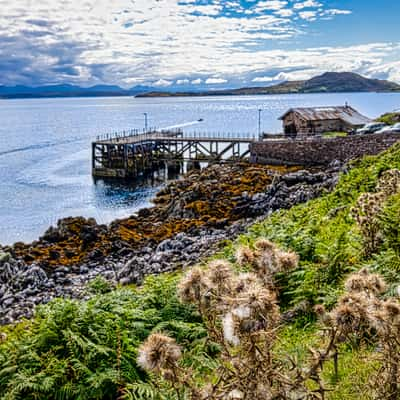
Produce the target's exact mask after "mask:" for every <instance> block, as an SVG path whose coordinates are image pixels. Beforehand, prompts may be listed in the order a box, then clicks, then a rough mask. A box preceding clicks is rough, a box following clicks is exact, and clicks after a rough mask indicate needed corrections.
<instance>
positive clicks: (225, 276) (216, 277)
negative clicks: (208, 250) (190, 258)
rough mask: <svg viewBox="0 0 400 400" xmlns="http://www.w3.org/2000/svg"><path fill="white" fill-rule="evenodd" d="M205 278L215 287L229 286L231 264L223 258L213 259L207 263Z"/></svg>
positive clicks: (231, 274)
mask: <svg viewBox="0 0 400 400" xmlns="http://www.w3.org/2000/svg"><path fill="white" fill-rule="evenodd" d="M206 278H207V279H208V280H209V281H210V283H211V284H212V285H215V286H217V287H220V288H222V287H225V288H226V287H229V286H230V284H231V282H232V279H233V271H232V265H231V263H230V262H228V261H225V260H214V261H211V262H210V263H209V264H208V270H207V272H206Z"/></svg>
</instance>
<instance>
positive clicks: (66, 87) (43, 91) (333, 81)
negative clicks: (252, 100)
mask: <svg viewBox="0 0 400 400" xmlns="http://www.w3.org/2000/svg"><path fill="white" fill-rule="evenodd" d="M331 92H400V85H398V84H397V83H393V82H389V81H384V80H379V79H368V78H365V77H363V76H361V75H358V74H354V73H351V72H340V73H338V72H327V73H325V74H323V75H320V76H316V77H314V78H312V79H310V80H307V81H288V82H282V83H279V84H277V85H273V86H266V87H245V88H240V89H224V90H210V91H201V90H200V91H199V90H197V91H196V90H195V89H194V90H193V91H185V92H182V91H177V92H172V91H171V92H169V91H159V90H158V89H156V88H154V87H151V86H141V85H139V86H134V87H132V88H130V89H123V88H121V87H119V86H116V85H96V86H91V87H86V88H85V87H80V86H75V85H70V84H61V85H50V86H39V87H28V86H22V85H17V86H0V98H4V99H15V98H41V97H100V96H101V97H107V96H136V97H171V96H228V95H257V94H287V93H331Z"/></svg>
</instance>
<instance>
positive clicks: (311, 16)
mask: <svg viewBox="0 0 400 400" xmlns="http://www.w3.org/2000/svg"><path fill="white" fill-rule="evenodd" d="M299 17H300V18H301V19H305V20H307V21H315V20H316V17H317V11H301V12H299Z"/></svg>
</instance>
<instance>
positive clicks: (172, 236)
mask: <svg viewBox="0 0 400 400" xmlns="http://www.w3.org/2000/svg"><path fill="white" fill-rule="evenodd" d="M341 170H342V168H341V166H340V164H337V165H332V166H331V167H329V168H327V169H324V170H298V169H296V168H294V169H291V170H287V169H284V168H271V167H266V166H254V165H249V164H243V165H236V166H217V165H215V166H211V167H209V168H206V169H205V170H203V171H194V172H191V173H190V174H188V175H187V176H186V177H185V178H183V179H182V180H180V181H176V182H174V183H172V184H170V185H168V186H167V187H166V188H165V189H163V190H162V191H161V192H159V193H158V195H157V196H156V198H155V207H153V208H150V209H144V210H141V211H140V212H139V213H138V215H137V216H132V217H130V218H127V219H125V220H118V221H115V222H113V223H112V224H111V225H110V226H105V225H98V224H96V222H95V221H94V220H91V219H89V220H86V219H84V218H81V217H79V218H67V219H63V220H60V221H59V222H58V224H57V227H52V228H49V230H48V231H47V232H46V233H45V234H44V235H43V236H42V237H41V238H40V239H39V240H38V241H36V242H33V243H31V244H28V245H27V244H23V243H16V244H15V245H14V246H12V247H10V246H8V247H4V248H1V247H0V324H1V325H5V324H12V323H15V322H18V321H20V320H21V319H23V318H30V317H31V316H32V315H33V311H34V308H35V306H36V305H38V304H45V303H47V302H49V301H51V300H52V299H54V298H57V297H70V298H86V297H87V296H88V292H87V289H86V287H87V284H88V282H90V281H92V280H93V279H94V278H96V277H97V276H102V277H104V278H105V279H106V280H107V281H109V282H111V283H112V284H122V285H124V284H131V283H135V284H140V282H141V281H142V280H143V278H144V276H146V275H149V274H159V273H163V272H170V271H174V270H177V269H180V268H185V267H187V266H190V265H193V264H196V263H198V262H199V261H200V260H201V259H204V258H206V257H209V256H210V255H212V254H213V253H215V252H216V251H217V250H218V249H219V248H220V246H221V245H222V244H223V243H224V241H225V240H232V239H234V238H235V237H237V236H238V235H240V234H241V233H243V232H244V231H245V230H246V229H247V228H248V227H249V226H250V225H252V224H254V223H255V222H257V220H260V219H263V218H265V217H266V216H267V215H268V214H269V213H271V212H273V211H274V210H277V209H283V208H290V207H292V206H293V205H296V204H299V203H302V202H306V201H308V200H311V199H313V198H316V197H318V196H319V195H320V194H321V193H323V192H325V191H330V190H332V189H333V188H334V186H335V184H336V182H337V179H338V176H339V172H340V171H341Z"/></svg>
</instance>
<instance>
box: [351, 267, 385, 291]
mask: <svg viewBox="0 0 400 400" xmlns="http://www.w3.org/2000/svg"><path fill="white" fill-rule="evenodd" d="M345 288H346V290H347V291H348V292H354V293H361V292H371V293H373V294H381V293H383V292H385V290H386V284H385V281H384V280H383V279H382V278H381V277H380V276H379V275H377V274H371V273H369V271H368V270H367V269H366V268H363V269H361V270H360V271H359V272H358V273H355V274H351V275H350V276H349V277H348V278H347V280H346V282H345Z"/></svg>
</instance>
